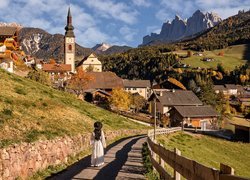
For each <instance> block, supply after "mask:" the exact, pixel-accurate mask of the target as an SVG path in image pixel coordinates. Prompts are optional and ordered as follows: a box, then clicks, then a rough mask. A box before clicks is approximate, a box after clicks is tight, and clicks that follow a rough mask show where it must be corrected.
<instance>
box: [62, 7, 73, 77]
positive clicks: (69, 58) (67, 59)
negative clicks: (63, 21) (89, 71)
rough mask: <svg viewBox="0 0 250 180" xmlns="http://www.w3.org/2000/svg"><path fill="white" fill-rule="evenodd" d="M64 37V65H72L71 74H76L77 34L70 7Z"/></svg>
mask: <svg viewBox="0 0 250 180" xmlns="http://www.w3.org/2000/svg"><path fill="white" fill-rule="evenodd" d="M65 30H66V31H65V37H64V64H71V72H73V73H74V72H75V34H74V31H73V30H74V27H73V25H72V16H71V12H70V7H69V10H68V16H67V25H66V27H65Z"/></svg>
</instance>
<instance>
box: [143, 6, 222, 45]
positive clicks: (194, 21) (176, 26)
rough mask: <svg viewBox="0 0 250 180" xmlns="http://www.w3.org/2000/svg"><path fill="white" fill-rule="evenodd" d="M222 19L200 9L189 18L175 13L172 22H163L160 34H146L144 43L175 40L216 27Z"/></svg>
mask: <svg viewBox="0 0 250 180" xmlns="http://www.w3.org/2000/svg"><path fill="white" fill-rule="evenodd" d="M221 21H222V19H221V18H220V17H219V16H218V15H217V14H216V13H208V12H206V13H203V12H201V11H200V10H197V11H195V12H194V13H193V15H192V16H191V17H190V18H188V19H187V20H183V19H182V18H181V17H180V16H178V15H175V18H174V19H173V20H172V22H170V21H167V22H165V23H163V25H162V28H161V32H160V34H157V33H151V35H147V36H144V37H143V42H142V45H150V44H153V43H154V42H155V41H160V42H164V43H168V42H174V41H177V40H180V39H182V38H185V37H187V36H191V35H193V34H196V33H199V32H201V31H204V30H206V29H209V28H211V27H214V26H215V25H216V24H218V23H219V22H221Z"/></svg>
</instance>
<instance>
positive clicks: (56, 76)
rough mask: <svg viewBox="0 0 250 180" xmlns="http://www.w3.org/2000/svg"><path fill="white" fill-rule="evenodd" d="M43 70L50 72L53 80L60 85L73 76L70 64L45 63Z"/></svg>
mask: <svg viewBox="0 0 250 180" xmlns="http://www.w3.org/2000/svg"><path fill="white" fill-rule="evenodd" d="M42 70H43V71H45V72H47V73H49V75H50V79H51V82H52V83H54V84H55V85H57V86H59V87H63V86H64V85H63V83H64V82H65V81H66V80H68V79H70V77H71V65H70V64H43V66H42Z"/></svg>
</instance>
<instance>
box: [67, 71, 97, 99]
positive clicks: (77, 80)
mask: <svg viewBox="0 0 250 180" xmlns="http://www.w3.org/2000/svg"><path fill="white" fill-rule="evenodd" d="M76 71H77V73H76V74H74V75H72V77H71V79H70V80H69V81H68V82H67V85H66V87H67V89H70V90H72V91H74V93H75V94H76V95H77V96H79V95H80V94H82V93H83V91H84V90H85V89H86V88H87V85H88V83H89V81H94V79H93V77H91V76H89V75H87V74H86V73H85V72H84V71H83V69H82V68H77V69H76Z"/></svg>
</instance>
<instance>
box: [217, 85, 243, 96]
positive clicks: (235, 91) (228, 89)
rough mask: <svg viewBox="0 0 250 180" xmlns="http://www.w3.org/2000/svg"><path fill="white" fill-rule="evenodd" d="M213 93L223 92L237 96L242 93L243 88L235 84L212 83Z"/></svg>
mask: <svg viewBox="0 0 250 180" xmlns="http://www.w3.org/2000/svg"><path fill="white" fill-rule="evenodd" d="M213 89H214V91H215V93H217V94H218V93H219V92H221V93H223V94H224V95H225V96H238V95H242V94H244V88H243V87H242V86H241V85H235V84H224V85H214V87H213Z"/></svg>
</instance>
